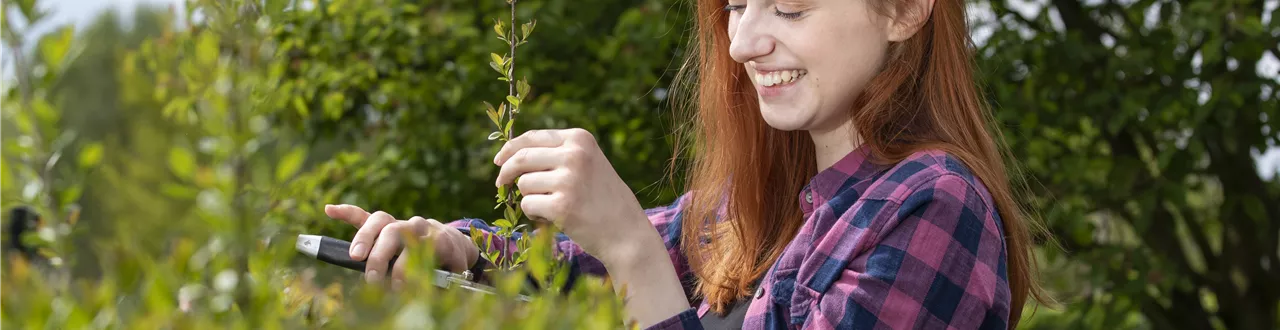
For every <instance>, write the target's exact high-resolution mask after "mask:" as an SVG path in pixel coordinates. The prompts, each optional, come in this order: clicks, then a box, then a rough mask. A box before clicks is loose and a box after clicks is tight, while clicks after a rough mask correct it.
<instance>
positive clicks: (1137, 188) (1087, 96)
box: [979, 0, 1280, 329]
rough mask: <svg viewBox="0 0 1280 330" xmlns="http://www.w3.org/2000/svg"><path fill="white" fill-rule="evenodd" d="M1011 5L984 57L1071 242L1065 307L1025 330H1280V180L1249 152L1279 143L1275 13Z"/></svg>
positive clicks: (1052, 276)
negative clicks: (1267, 61) (1266, 63)
mask: <svg viewBox="0 0 1280 330" xmlns="http://www.w3.org/2000/svg"><path fill="white" fill-rule="evenodd" d="M1006 3H1008V2H1006V1H993V2H991V3H990V4H991V7H992V8H993V9H994V10H995V12H996V13H997V18H998V19H997V21H995V22H993V24H994V25H993V26H990V28H991V31H992V34H991V37H990V39H989V40H988V41H987V42H986V43H985V44H983V45H982V47H981V48H980V49H979V51H980V53H981V54H983V58H982V60H983V61H982V62H981V63H980V64H979V66H980V67H982V68H984V71H985V72H986V73H987V77H985V80H986V81H987V82H988V85H987V89H988V92H989V93H990V96H991V98H992V100H993V101H994V104H996V105H997V108H998V110H999V112H998V113H997V115H998V117H999V118H1000V120H1001V122H1002V123H1003V124H1005V127H1006V130H1008V132H1009V136H1008V140H1007V142H1008V143H1009V144H1010V145H1011V146H1012V148H1013V149H1014V152H1015V154H1017V159H1018V160H1019V161H1020V162H1021V163H1022V164H1023V165H1024V168H1025V169H1026V170H1027V174H1028V175H1029V176H1028V177H1027V178H1026V179H1028V180H1029V182H1030V185H1031V187H1032V188H1034V189H1033V191H1032V192H1033V193H1034V195H1033V196H1027V201H1028V202H1029V203H1031V204H1033V205H1034V206H1036V207H1037V208H1038V210H1040V211H1041V213H1040V214H1041V215H1042V216H1043V217H1044V218H1045V220H1047V222H1048V223H1049V224H1050V226H1051V227H1052V229H1053V231H1054V233H1055V234H1056V236H1057V238H1058V239H1059V240H1060V241H1061V243H1062V245H1063V246H1064V247H1065V251H1058V250H1054V249H1049V250H1045V251H1044V254H1043V260H1045V262H1046V263H1047V265H1048V266H1049V268H1048V269H1046V270H1045V273H1044V274H1045V276H1046V278H1045V280H1046V284H1047V285H1049V287H1050V288H1051V289H1052V290H1053V291H1055V292H1056V293H1058V296H1059V297H1060V298H1062V299H1063V300H1064V301H1063V302H1064V303H1066V304H1067V305H1066V306H1065V307H1066V308H1065V309H1064V310H1062V311H1059V312H1058V313H1053V314H1045V313H1042V315H1044V316H1045V317H1046V319H1043V320H1037V321H1036V322H1033V324H1039V325H1038V326H1032V327H1033V328H1039V327H1042V326H1043V327H1051V328H1056V327H1063V326H1066V327H1073V328H1099V329H1111V328H1156V329H1172V328H1188V329H1213V328H1229V329H1264V328H1274V327H1276V326H1278V325H1280V316H1277V313H1278V309H1280V308H1278V304H1280V286H1277V283H1280V282H1277V281H1276V280H1275V279H1276V278H1280V267H1277V266H1280V255H1278V253H1280V251H1277V250H1276V247H1277V243H1278V242H1280V179H1278V177H1280V175H1275V176H1271V178H1264V176H1262V175H1261V173H1259V171H1258V164H1257V162H1256V160H1255V158H1254V156H1253V155H1254V154H1255V153H1261V152H1262V151H1265V150H1267V149H1268V148H1275V147H1277V146H1278V145H1280V134H1277V133H1276V132H1277V131H1276V130H1277V121H1276V120H1277V118H1280V104H1278V102H1277V99H1278V98H1277V97H1276V91H1277V90H1278V89H1280V81H1278V80H1277V73H1276V72H1274V69H1273V70H1272V71H1271V72H1264V70H1261V69H1260V67H1259V65H1260V63H1261V62H1260V61H1261V60H1262V59H1263V58H1264V57H1267V54H1270V57H1271V58H1272V59H1275V58H1277V57H1280V48H1277V47H1276V45H1277V44H1280V25H1277V23H1276V22H1277V21H1276V20H1275V18H1274V17H1275V10H1276V9H1275V6H1274V5H1272V6H1271V8H1269V9H1268V8H1265V7H1266V6H1265V5H1264V1H1230V2H1221V1H1136V2H1125V3H1121V2H1113V1H1102V2H1088V3H1085V2H1079V1H1059V0H1054V1H1047V2H1045V3H1044V5H1043V6H1039V5H1035V6H1031V7H1032V8H1035V9H1039V10H1038V11H1035V12H1028V11H1026V10H1025V8H1023V9H1021V11H1019V10H1015V8H1013V7H1012V6H1010V5H1006ZM1263 17H1271V19H1270V22H1269V23H1268V24H1269V26H1263V25H1262V24H1261V22H1263V21H1264V20H1263ZM1055 21H1056V22H1055ZM1041 311H1042V312H1043V309H1042V310H1041ZM1064 324H1065V325H1064Z"/></svg>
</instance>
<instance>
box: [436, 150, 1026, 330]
mask: <svg viewBox="0 0 1280 330" xmlns="http://www.w3.org/2000/svg"><path fill="white" fill-rule="evenodd" d="M868 156H869V151H868V150H867V149H866V148H865V147H862V148H858V149H857V150H854V151H853V152H851V153H850V154H848V155H847V156H845V157H844V158H843V159H841V160H839V161H838V162H837V163H836V164H835V165H833V166H832V167H830V168H828V169H826V170H824V171H822V172H820V173H818V174H817V175H816V176H815V177H814V178H813V179H812V180H811V181H810V182H809V184H808V185H807V186H806V187H805V189H803V190H802V191H800V192H799V195H798V198H800V202H801V207H802V208H803V210H804V216H805V219H804V221H805V223H804V225H803V226H802V227H801V228H800V231H799V233H798V234H797V235H796V236H795V237H793V238H792V240H791V242H790V244H789V245H788V246H787V247H786V249H785V250H784V252H783V253H782V255H781V256H780V258H778V260H777V261H776V262H775V263H774V265H773V266H772V268H771V269H770V270H769V271H768V272H767V273H766V274H765V276H764V278H763V279H762V281H761V286H760V288H758V290H757V291H756V294H755V295H754V296H752V297H751V298H750V301H749V302H744V303H749V307H748V309H747V313H746V318H745V320H744V324H743V329H796V328H804V329H815V328H816V329H833V328H838V329H907V328H928V329H1004V328H1006V327H1007V324H1008V318H1009V308H1010V306H1009V303H1010V289H1009V283H1008V278H1007V276H1006V270H1005V266H1006V265H1005V262H1006V261H1005V256H1006V254H1005V246H1004V239H1003V230H1002V224H1001V220H1000V217H999V214H998V213H997V212H996V209H995V206H994V205H995V203H994V201H993V199H992V197H991V196H990V194H989V193H988V191H987V190H986V189H985V187H984V186H983V185H982V183H981V182H979V181H978V179H977V177H975V176H974V175H973V174H972V173H970V172H969V170H968V169H967V168H966V167H965V166H964V165H962V164H961V162H960V161H959V160H958V159H957V158H955V157H953V156H951V155H948V154H946V153H943V152H940V151H929V152H919V153H916V154H914V155H912V156H911V157H909V158H907V159H905V160H903V161H901V162H898V163H896V164H892V165H877V164H874V163H873V162H871V161H870V159H869V157H868ZM688 197H689V196H688V194H685V195H684V196H681V197H680V198H679V199H678V200H677V201H675V202H674V203H672V204H670V205H667V206H663V207H657V208H651V209H648V210H646V213H647V214H648V216H649V219H650V221H651V222H652V223H653V226H654V228H655V229H656V230H657V231H658V232H659V233H660V234H661V235H662V237H663V239H664V240H665V242H666V246H667V251H668V253H669V254H670V257H671V261H672V263H673V264H674V265H675V268H676V271H677V273H678V274H680V276H682V277H683V281H682V282H683V283H685V284H686V287H685V292H691V288H690V285H692V284H693V283H695V282H694V281H693V280H694V279H693V274H692V272H691V271H690V270H689V266H688V263H687V261H686V259H685V258H684V256H683V255H682V252H681V251H680V244H682V243H684V242H683V241H682V239H681V237H680V224H681V215H682V214H681V212H680V210H681V207H682V205H683V204H684V203H685V202H686V201H688ZM451 224H452V225H453V226H454V227H457V228H459V229H461V230H467V229H466V228H467V227H468V226H469V225H475V226H477V228H478V229H480V230H482V231H484V232H486V233H489V232H492V231H493V228H492V227H489V226H488V225H486V224H485V223H483V222H481V221H480V220H476V219H463V220H459V221H455V222H452V223H451ZM558 242H559V243H558V246H557V250H558V252H559V255H561V256H562V257H563V258H567V259H568V261H569V262H571V264H572V265H573V267H574V269H575V271H576V273H581V274H593V275H601V276H603V275H606V273H605V268H604V266H603V264H601V262H600V261H599V260H598V259H596V258H594V257H592V256H590V255H588V254H587V253H586V252H584V251H583V250H582V248H580V247H579V246H577V245H576V244H574V243H573V242H572V241H571V240H569V239H568V238H567V237H563V236H562V237H560V238H558ZM508 245H510V244H508ZM696 306H697V307H694V308H690V309H689V310H686V311H684V312H682V313H680V314H677V315H673V316H671V317H670V318H669V319H667V320H665V321H662V322H660V323H658V324H655V325H653V326H651V327H649V328H650V329H672V330H674V329H701V328H702V326H701V323H699V318H700V317H702V316H703V315H705V314H706V313H707V312H708V310H709V305H708V304H706V303H705V302H700V303H697V304H696Z"/></svg>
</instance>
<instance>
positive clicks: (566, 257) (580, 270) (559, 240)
mask: <svg viewBox="0 0 1280 330" xmlns="http://www.w3.org/2000/svg"><path fill="white" fill-rule="evenodd" d="M688 199H689V194H688V193H686V194H684V195H682V196H680V197H679V198H678V199H676V201H675V202H672V203H671V204H668V205H664V206H659V207H654V208H649V209H645V210H644V212H645V215H647V216H648V217H649V222H650V223H651V224H653V227H654V229H656V230H657V231H658V234H659V235H660V236H661V237H662V240H663V242H664V243H665V245H666V248H667V253H668V254H669V256H670V257H671V262H672V264H673V265H674V266H675V268H676V274H679V275H680V277H681V279H682V281H681V282H682V283H684V287H685V292H686V296H688V293H689V292H690V290H692V289H691V288H692V274H691V272H690V270H689V262H688V259H686V258H685V257H684V254H683V253H682V252H681V251H680V242H681V239H680V227H681V222H682V219H681V211H682V209H683V207H684V205H685V203H686V202H687V201H688ZM447 225H449V226H450V227H454V228H457V229H458V230H459V231H462V232H463V233H464V234H467V235H483V236H488V237H490V238H489V239H490V241H492V244H491V245H490V247H492V248H493V249H494V250H497V251H499V255H502V256H505V254H506V253H508V252H510V251H516V240H518V239H520V235H521V234H520V233H516V234H514V235H513V236H512V237H511V238H510V239H503V238H502V237H499V236H497V235H496V234H495V233H496V232H498V228H497V227H495V226H491V225H489V224H488V223H486V222H485V221H484V220H480V219H471V218H466V219H460V220H456V221H452V222H449V223H448V224H447ZM473 227H474V228H475V231H477V232H472V228H473ZM530 234H531V235H537V234H538V231H537V230H535V231H534V232H532V233H530ZM483 236H482V238H483ZM555 241H556V247H555V255H556V257H557V258H558V259H560V260H561V261H565V262H568V263H569V269H570V272H571V275H570V276H573V277H576V276H577V275H581V274H587V275H595V276H602V277H603V276H607V275H608V273H607V272H606V270H605V268H604V263H602V262H601V261H600V259H597V258H596V257H594V256H592V255H590V254H587V252H586V251H583V250H582V247H580V246H578V244H577V243H575V242H573V240H571V239H569V237H568V236H567V235H564V234H562V233H560V234H557V235H556V237H555ZM483 259H484V258H480V260H477V262H491V261H489V260H483ZM572 282H573V279H570V280H569V282H568V283H572Z"/></svg>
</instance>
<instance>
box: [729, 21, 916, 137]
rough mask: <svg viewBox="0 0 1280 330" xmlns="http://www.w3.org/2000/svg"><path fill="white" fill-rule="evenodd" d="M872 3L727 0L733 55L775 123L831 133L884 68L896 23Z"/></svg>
mask: <svg viewBox="0 0 1280 330" xmlns="http://www.w3.org/2000/svg"><path fill="white" fill-rule="evenodd" d="M868 1H876V0H729V5H728V6H727V7H725V10H728V11H730V13H729V39H730V46H729V54H730V56H732V57H733V59H734V60H735V61H737V62H738V63H742V64H743V66H744V67H745V68H746V72H747V74H748V75H749V76H750V78H751V81H752V82H753V85H754V86H755V89H756V93H757V95H758V96H759V100H760V112H761V115H762V116H763V117H764V120H765V121H766V122H767V123H768V124H769V126H772V127H774V128H776V129H780V130H786V131H792V130H819V131H830V130H833V129H835V128H838V127H842V126H844V124H846V123H847V122H848V113H849V110H850V109H851V108H852V107H853V103H854V99H856V98H857V97H858V96H859V95H860V94H861V93H862V91H863V89H864V88H865V86H866V84H867V82H868V81H870V80H871V79H872V78H873V77H875V75H876V73H878V72H879V70H880V67H881V64H882V62H883V58H884V55H885V49H886V48H887V47H888V45H889V42H890V41H891V40H892V39H896V38H895V37H897V36H894V35H891V33H890V31H891V30H892V26H891V22H890V20H889V19H888V18H886V17H884V16H882V15H880V14H878V13H877V12H875V11H874V9H873V8H872V7H871V4H869V3H867V2H868Z"/></svg>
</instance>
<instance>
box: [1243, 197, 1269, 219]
mask: <svg viewBox="0 0 1280 330" xmlns="http://www.w3.org/2000/svg"><path fill="white" fill-rule="evenodd" d="M1240 201H1241V203H1242V205H1241V206H1243V207H1244V214H1247V215H1249V218H1251V219H1253V221H1255V222H1257V223H1266V221H1267V207H1266V205H1264V204H1262V200H1260V199H1258V196H1244V197H1243V198H1241V199H1240Z"/></svg>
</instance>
